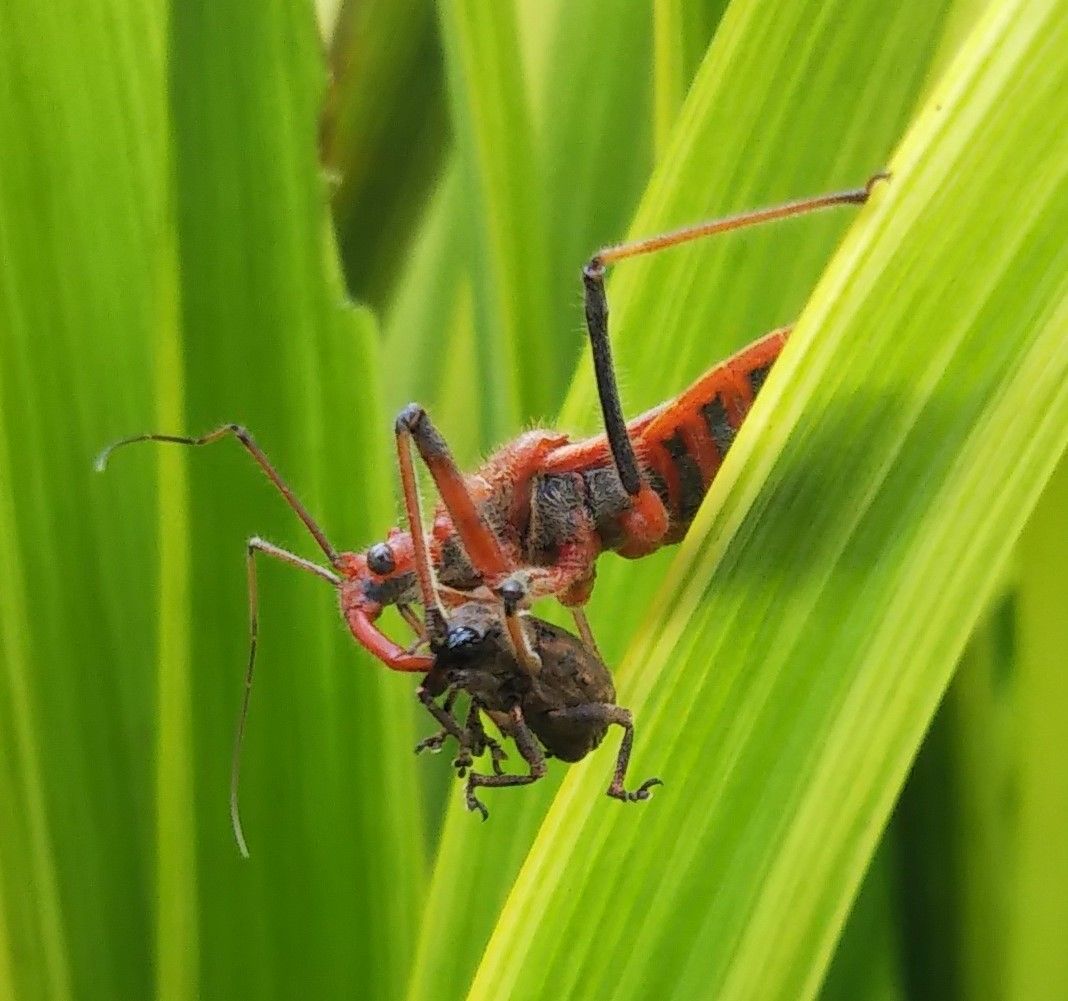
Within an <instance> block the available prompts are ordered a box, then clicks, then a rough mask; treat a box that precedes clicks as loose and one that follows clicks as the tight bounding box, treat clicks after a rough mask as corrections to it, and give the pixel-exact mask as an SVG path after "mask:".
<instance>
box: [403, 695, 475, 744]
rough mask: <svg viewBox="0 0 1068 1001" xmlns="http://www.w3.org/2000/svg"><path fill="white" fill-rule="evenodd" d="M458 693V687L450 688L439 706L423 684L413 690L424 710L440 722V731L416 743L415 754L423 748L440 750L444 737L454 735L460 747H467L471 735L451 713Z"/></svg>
mask: <svg viewBox="0 0 1068 1001" xmlns="http://www.w3.org/2000/svg"><path fill="white" fill-rule="evenodd" d="M458 694H459V689H458V688H455V687H452V688H450V689H449V690H448V692H447V693H446V695H445V700H444V702H443V703H442V704H441V705H440V706H439V705H438V704H437V702H435V701H434V696H433V695H431V694H430V692H429V691H428V689H427V687H426V686H425V685H420V686H419V687H418V688H417V689H416V690H415V696H416V698H417V699H419V701H420V702H421V703H422V704H423V706H424V707H425V709H426V711H427V712H428V713H430V715H431V716H433V717H434V719H436V720H437V721H438V723H439V724H441V730H440V732H438V733H436V734H433V735H432V736H430V737H427V739H426V740H424V741H421V742H420V743H419V744H417V745H416V747H415V753H416V754H418V753H419V752H420V751H425V750H430V751H437V750H440V749H441V747H442V746H443V745H444V743H445V739H446V737H454V738H455V739H456V742H457V743H458V744H459V745H460V747H461V748H463V747H467V746H468V745H469V744H470V743H471V735H470V734H469V733H468V732H467V729H466V728H465V727H462V726H460V724H459V723H458V722H457V721H456V718H455V717H454V716H453V715H452V707H453V705H454V704H455V702H456V697H457V695H458Z"/></svg>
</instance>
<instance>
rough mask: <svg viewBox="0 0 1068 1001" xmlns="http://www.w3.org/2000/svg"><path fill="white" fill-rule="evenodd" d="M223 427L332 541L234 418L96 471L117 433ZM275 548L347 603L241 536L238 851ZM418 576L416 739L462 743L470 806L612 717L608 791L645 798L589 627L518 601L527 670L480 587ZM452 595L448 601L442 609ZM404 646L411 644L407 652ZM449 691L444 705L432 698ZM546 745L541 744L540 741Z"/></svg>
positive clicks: (532, 776) (234, 768) (317, 532)
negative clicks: (264, 573)
mask: <svg viewBox="0 0 1068 1001" xmlns="http://www.w3.org/2000/svg"><path fill="white" fill-rule="evenodd" d="M223 434H233V435H235V436H236V437H237V438H238V439H239V440H240V441H241V442H242V443H243V444H244V445H245V447H246V448H247V449H248V450H249V451H250V452H251V453H252V455H253V456H254V457H255V459H256V461H257V462H258V463H259V465H260V466H261V468H262V469H263V470H264V472H265V473H266V474H267V476H268V478H269V479H270V480H271V482H272V483H273V484H274V485H275V486H276V487H277V489H278V490H279V492H280V493H281V494H282V495H283V497H285V499H286V501H287V502H288V503H289V505H290V507H291V508H293V510H294V511H295V512H296V513H297V515H298V516H299V517H300V519H301V520H302V521H303V522H304V524H305V525H306V526H307V528H308V530H309V532H311V534H312V536H313V537H314V538H315V540H316V541H317V542H319V544H320V545H321V546H324V547H326V546H329V545H330V544H329V542H328V541H327V539H326V536H325V534H324V533H323V531H322V529H320V528H319V526H318V524H317V523H316V522H315V521H314V520H313V519H312V517H311V515H310V514H309V513H308V511H307V509H306V508H305V507H304V506H303V505H302V504H301V502H300V501H298V500H297V498H296V497H295V496H294V494H293V492H292V490H291V489H290V488H289V486H288V485H287V484H286V482H285V481H284V480H283V479H282V477H281V475H280V474H279V473H278V472H277V470H275V468H274V467H273V466H272V465H271V463H270V462H269V461H268V459H267V458H266V456H265V455H264V454H263V452H262V451H260V449H259V447H258V446H257V445H256V444H255V442H254V441H253V440H252V438H251V436H249V434H248V432H247V431H246V430H245V429H244V428H241V427H238V426H236V425H227V426H226V427H225V428H220V429H219V430H218V431H216V432H213V433H212V434H211V435H207V436H205V437H204V438H201V439H193V438H183V437H181V436H177V435H145V436H140V437H138V438H133V439H126V440H124V441H121V442H116V443H115V444H113V445H110V446H109V447H108V448H106V449H105V450H104V451H103V452H102V453H101V454H100V456H99V457H98V459H97V461H96V468H97V470H98V471H103V470H104V468H105V467H106V465H107V461H108V459H109V457H110V455H111V453H112V452H113V451H114V450H115V449H116V448H118V447H119V446H120V445H125V444H129V443H130V442H132V441H141V440H152V441H165V442H175V443H178V444H189V445H196V444H207V443H208V442H210V441H213V440H215V438H216V437H219V436H221V435H223ZM414 538H415V540H416V541H415V548H416V552H417V554H418V557H417V558H420V559H421V561H422V563H423V565H425V566H429V560H430V557H429V555H428V553H427V541H426V539H425V537H424V536H423V535H422V534H421V533H420V534H417V535H416V536H415V537H414ZM259 553H263V554H266V555H268V556H273V557H275V558H276V559H279V560H282V561H283V562H285V563H288V564H290V565H291V566H295V567H297V568H299V569H301V570H304V571H306V572H309V573H313V574H315V575H316V576H317V577H320V578H322V579H323V580H325V581H327V582H328V583H330V584H331V585H333V586H334V587H335V588H337V589H338V590H339V591H340V592H341V601H342V605H343V606H344V602H345V597H344V586H345V581H344V579H343V578H342V577H340V576H338V575H337V574H336V573H334V572H333V571H332V570H330V569H328V568H327V567H323V566H320V565H319V564H317V563H314V562H312V561H311V560H306V559H304V558H303V557H301V556H298V555H296V554H295V553H291V552H288V551H287V550H284V549H281V548H280V547H278V546H275V545H273V544H272V543H270V542H267V541H266V540H264V539H261V538H259V537H258V536H254V537H253V538H251V539H249V541H248V543H247V546H246V566H247V573H248V606H249V654H248V665H247V668H246V673H245V685H244V691H243V696H242V701H241V709H240V715H239V717H238V724H237V729H236V733H235V737H234V750H233V758H232V763H231V773H230V818H231V824H232V826H233V831H234V837H235V839H236V841H237V845H238V848H239V850H240V852H241V854H242V855H243V856H244V857H246V858H247V857H248V848H247V845H246V842H245V836H244V831H243V828H242V824H241V817H240V811H239V808H238V786H239V780H240V768H241V747H242V744H243V740H244V733H245V725H246V721H247V719H248V710H249V700H250V697H251V694H252V679H253V672H254V669H255V664H256V647H257V640H258V634H259V588H258V580H257V575H256V555H257V554H259ZM420 584H421V586H422V587H423V588H424V589H423V590H422V593H421V594H420V595H419V598H420V600H421V603H422V604H423V606H424V608H425V609H427V612H426V617H425V621H424V622H420V620H419V618H418V617H417V616H416V615H415V613H414V612H413V611H412V609H411V608H410V607H409V606H408V605H399V606H398V610H399V611H400V613H401V615H402V616H403V617H404V618H405V620H406V621H407V622H408V624H409V625H410V626H411V627H412V629H413V630H414V631H415V633H416V636H417V643H416V644H414V647H419V646H424V645H425V646H426V647H427V648H428V650H429V654H428V655H426V656H424V657H422V659H423V660H425V661H426V662H427V664H428V668H427V671H426V675H425V677H424V679H423V682H422V684H420V685H419V687H418V689H417V690H416V695H417V696H418V698H419V701H420V702H421V703H422V704H423V705H424V706H425V707H426V709H427V711H428V712H429V713H430V714H431V716H433V717H434V719H435V720H437V722H438V723H439V724H440V726H441V730H440V731H439V732H438V733H436V734H434V735H433V736H431V737H429V738H427V739H426V740H423V741H421V742H420V743H419V744H418V745H417V746H416V751H417V752H419V751H424V750H435V751H436V750H440V749H441V748H442V746H443V745H444V743H445V740H446V739H447V738H448V737H450V736H451V737H454V738H455V739H456V741H457V744H458V746H459V753H458V755H457V758H456V760H455V762H454V764H455V766H456V768H457V772H458V775H459V777H460V778H466V780H467V783H466V789H465V801H466V803H467V807H468V809H469V810H472V811H478V812H479V813H480V814H481V815H482V819H483V820H485V819H487V818H488V816H489V813H488V811H487V810H486V807H485V806H484V805H483V804H482V802H481V801H480V800H479V798H478V795H477V793H476V789H478V788H479V787H502V786H518V785H529V784H530V783H532V782H536V781H538V780H539V779H541V778H543V777H544V776H545V774H546V766H545V758H546V756H547V755H551V756H553V757H557V758H559V759H560V760H562V761H568V762H574V761H579V760H581V759H582V758H584V757H585V756H586V755H587V754H588V753H589V752H590V751H592V750H593V749H594V748H596V747H597V746H598V745H599V744H600V743H601V741H602V739H603V738H604V736H605V733H606V731H607V730H608V727H609V726H612V725H616V726H619V727H621V728H622V730H623V739H622V741H621V742H620V746H619V751H618V753H617V756H616V767H615V771H614V773H613V778H612V783H611V785H610V786H609V788H608V795H609V796H612V797H614V798H615V799H619V800H622V801H623V802H637V801H640V800H644V799H648V798H649V790H650V789H651V788H652V787H653V786H655V785H658V784H660V780H659V779H648V780H646V781H645V782H643V783H642V785H641V786H639V787H638V788H637V789H636V790H634V791H632V792H628V791H627V790H626V789H625V788H624V785H623V783H624V780H625V778H626V773H627V766H628V763H629V761H630V753H631V747H632V744H633V740H634V724H633V720H632V717H631V714H630V712H629V711H628V710H627V709H624V708H622V707H620V706H617V705H616V704H615V688H614V686H613V684H612V676H611V674H610V673H609V671H608V668H607V667H606V666H605V665H604V662H603V661H602V660H601V658H600V655H599V654H598V653H597V651H596V649H595V648H594V646H593V643H592V639H591V638H588V639H587V640H580V639H579V638H578V637H577V636H574V635H572V634H571V633H569V632H567V631H566V630H564V629H560V628H559V627H557V626H554V625H552V624H551V623H549V622H545V621H544V620H542V619H539V618H536V617H535V616H533V615H530V614H527V613H522V614H520V615H518V616H515V617H514V618H513V622H512V625H513V626H514V627H515V628H516V629H517V630H519V631H520V635H522V636H523V642H524V644H525V646H526V648H527V649H530V650H532V651H534V655H535V656H536V657H537V658H538V664H539V667H540V670H539V671H538V673H537V675H536V676H532V675H531V674H530V673H529V672H527V671H526V670H525V669H524V668H523V667H522V666H521V664H520V662H519V660H518V658H517V654H516V651H515V648H514V646H513V640H512V639H511V637H510V634H509V632H507V631H505V630H504V629H503V628H502V625H501V616H500V614H499V612H498V610H497V609H496V607H495V605H496V603H495V602H493V601H492V600H491V599H487V597H486V596H484V595H478V596H476V597H470V596H468V595H465V594H463V592H459V591H451V590H443V591H442V592H441V593H440V594H439V593H437V592H435V591H434V590H433V585H432V583H431V578H430V577H423V578H421V579H420ZM445 606H448V611H447V612H446V611H445ZM410 655H411V656H413V657H414V656H416V655H415V654H414V653H413V654H410ZM461 692H466V693H467V694H468V695H469V696H470V706H469V709H468V713H467V717H466V720H465V722H464V723H463V724H461V723H459V722H458V721H457V719H456V718H455V717H454V716H453V715H452V712H453V708H454V705H455V702H456V699H457V696H458V695H459V694H460V693H461ZM440 696H444V699H443V702H442V704H441V705H439V704H438V703H437V702H436V701H435V699H436V698H438V697H440ZM481 713H485V714H486V715H488V716H489V717H490V718H491V719H492V720H493V721H494V723H495V724H496V725H497V726H498V727H499V729H500V730H501V732H502V733H503V734H504V735H505V736H507V737H510V738H512V740H513V741H514V743H515V745H516V748H517V749H518V751H519V753H520V755H521V756H522V758H523V760H524V762H525V763H526V765H527V767H528V773H527V774H526V775H518V774H506V773H504V772H503V770H502V769H501V767H500V762H501V760H502V759H503V758H504V757H505V756H506V755H505V753H504V751H503V749H502V748H501V747H500V745H499V744H498V743H497V742H496V741H495V740H493V739H492V738H491V737H490V736H489V735H488V734H487V733H486V732H485V730H484V728H483V726H482V723H481V719H480V714H481ZM543 749H544V750H543ZM487 750H488V751H489V752H490V754H491V760H492V764H493V774H492V775H487V774H484V773H481V772H476V771H474V769H473V767H472V766H473V763H474V759H475V758H477V757H480V756H481V755H482V754H483V753H484V752H485V751H487Z"/></svg>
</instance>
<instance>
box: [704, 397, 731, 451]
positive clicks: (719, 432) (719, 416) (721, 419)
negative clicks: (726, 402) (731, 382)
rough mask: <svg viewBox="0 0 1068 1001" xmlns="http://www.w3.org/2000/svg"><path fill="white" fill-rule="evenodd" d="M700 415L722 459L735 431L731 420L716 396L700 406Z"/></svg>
mask: <svg viewBox="0 0 1068 1001" xmlns="http://www.w3.org/2000/svg"><path fill="white" fill-rule="evenodd" d="M701 416H702V417H704V419H705V424H706V425H707V426H708V433H709V435H710V436H711V438H712V441H713V443H714V444H715V446H716V448H718V449H719V454H720V458H721V459H722V458H723V457H725V456H726V454H727V451H728V449H729V448H730V447H731V444H732V443H733V442H734V436H735V434H737V432H736V431H735V430H734V428H733V427H732V426H731V422H730V421H729V420H727V411H726V410H725V409H724V407H723V403H722V402H721V401H720V398H719V397H718V396H714V397H712V399H711V400H710V401H709V402H708V403H706V404H705V405H704V406H703V407H701Z"/></svg>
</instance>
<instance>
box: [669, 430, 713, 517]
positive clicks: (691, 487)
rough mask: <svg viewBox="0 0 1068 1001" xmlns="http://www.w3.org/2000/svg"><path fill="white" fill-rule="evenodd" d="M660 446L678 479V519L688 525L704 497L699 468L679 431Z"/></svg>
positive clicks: (676, 499) (703, 486)
mask: <svg viewBox="0 0 1068 1001" xmlns="http://www.w3.org/2000/svg"><path fill="white" fill-rule="evenodd" d="M660 444H661V445H663V446H664V450H665V451H666V452H667V454H668V455H669V456H670V457H671V462H672V464H673V465H674V467H675V472H676V473H677V474H678V478H679V495H678V497H676V498H675V505H676V510H677V512H678V518H679V520H680V521H683V522H687V523H688V522H690V521H692V520H693V516H694V515H695V514H697V509H698V508H699V507H700V506H701V501H702V500H704V496H705V484H704V481H703V480H702V479H701V468H700V466H698V465H697V462H696V460H695V459H694V457H693V456H692V455H690V453H689V451H688V450H687V448H686V442H685V441H684V440H683V437H682V432H681V431H676V432H675V433H674V434H673V435H672V436H671V437H670V438H664V439H663V441H661V443H660Z"/></svg>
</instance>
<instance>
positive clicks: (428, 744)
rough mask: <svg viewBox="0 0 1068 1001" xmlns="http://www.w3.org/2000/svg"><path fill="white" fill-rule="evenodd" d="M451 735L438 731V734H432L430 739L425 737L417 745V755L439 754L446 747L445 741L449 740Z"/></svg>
mask: <svg viewBox="0 0 1068 1001" xmlns="http://www.w3.org/2000/svg"><path fill="white" fill-rule="evenodd" d="M448 737H449V734H448V733H447V732H446V731H445V730H438V732H437V733H433V734H431V735H430V736H429V737H425V738H424V739H423V740H421V741H419V743H418V744H416V745H415V753H416V754H422V753H423V751H429V752H430V753H431V754H439V753H440V752H441V749H442V748H443V747H444V746H445V741H446V740H447V739H448Z"/></svg>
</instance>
